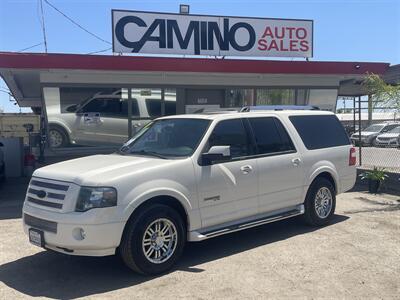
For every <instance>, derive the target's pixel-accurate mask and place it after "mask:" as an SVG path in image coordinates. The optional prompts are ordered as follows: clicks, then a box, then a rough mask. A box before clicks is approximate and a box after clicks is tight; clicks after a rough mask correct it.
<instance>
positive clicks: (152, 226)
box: [120, 204, 185, 275]
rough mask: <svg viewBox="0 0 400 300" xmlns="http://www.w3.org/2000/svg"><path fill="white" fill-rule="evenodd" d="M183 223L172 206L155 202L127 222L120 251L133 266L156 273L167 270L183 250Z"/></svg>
mask: <svg viewBox="0 0 400 300" xmlns="http://www.w3.org/2000/svg"><path fill="white" fill-rule="evenodd" d="M184 245H185V226H184V224H183V221H182V218H181V217H180V215H179V214H178V213H177V212H176V211H175V210H174V209H172V208H171V207H169V206H166V205H161V204H156V205H153V206H151V207H149V208H148V209H146V210H144V211H142V212H141V213H139V214H138V215H136V216H133V218H132V219H131V220H130V221H129V222H128V223H127V227H126V229H125V231H124V235H123V237H122V241H121V245H120V255H121V257H122V259H123V261H124V263H125V264H126V265H127V266H128V267H129V268H131V269H132V270H134V271H136V272H138V273H142V274H147V275H155V274H160V273H163V272H166V271H167V270H169V269H170V268H171V267H172V266H173V265H174V264H175V262H176V261H177V259H178V258H179V256H180V255H181V254H182V251H183V247H184Z"/></svg>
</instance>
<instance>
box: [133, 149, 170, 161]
mask: <svg viewBox="0 0 400 300" xmlns="http://www.w3.org/2000/svg"><path fill="white" fill-rule="evenodd" d="M128 153H129V154H139V155H149V156H154V157H158V158H162V159H168V158H167V157H166V156H164V155H162V154H160V153H157V152H154V151H145V150H140V151H132V152H128Z"/></svg>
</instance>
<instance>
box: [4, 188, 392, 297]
mask: <svg viewBox="0 0 400 300" xmlns="http://www.w3.org/2000/svg"><path fill="white" fill-rule="evenodd" d="M25 188H26V185H25V183H24V182H22V183H21V182H19V183H18V182H17V183H14V184H12V185H8V186H6V187H4V188H3V190H1V198H0V299H19V298H28V297H32V296H33V297H48V298H62V299H67V298H68V299H69V298H79V297H89V298H115V299H127V298H131V299H133V298H134V299H140V298H143V299H153V298H163V299H245V298H246V299H249V298H250V299H255V298H257V299H266V298H269V299H271V298H286V299H287V298H294V297H302V298H349V299H365V298H368V299H369V298H379V299H399V295H400V281H399V278H400V234H399V233H400V231H399V229H400V197H398V196H389V195H377V196H374V195H369V194H367V193H365V192H351V193H346V194H343V195H340V196H339V197H338V199H337V210H336V216H335V218H334V220H333V223H332V224H331V225H329V226H326V227H323V228H312V227H307V226H305V225H303V224H302V223H301V221H299V220H298V219H290V220H285V221H281V222H278V223H273V224H268V225H264V226H261V227H258V228H253V229H249V230H246V231H242V232H237V233H233V234H230V235H227V236H222V237H217V238H214V239H211V240H207V241H205V242H201V243H190V244H189V245H187V247H186V249H185V252H184V255H183V257H182V258H181V260H180V262H179V264H178V265H177V267H176V268H175V269H174V270H172V271H171V272H170V273H168V274H165V275H163V276H158V277H143V276H139V275H137V274H135V273H132V272H131V271H130V270H128V269H127V268H125V267H124V265H123V264H122V263H121V262H120V260H119V259H118V258H117V257H105V258H91V257H72V256H65V255H62V254H56V253H51V252H47V251H44V250H42V249H40V248H37V247H35V246H33V245H30V244H29V243H28V241H27V238H26V236H25V235H24V234H23V231H22V226H21V219H20V216H21V205H22V200H23V196H24V191H25V190H24V189H25Z"/></svg>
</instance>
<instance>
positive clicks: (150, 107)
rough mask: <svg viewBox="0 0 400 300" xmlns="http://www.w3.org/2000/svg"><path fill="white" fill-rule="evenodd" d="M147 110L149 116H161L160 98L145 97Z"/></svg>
mask: <svg viewBox="0 0 400 300" xmlns="http://www.w3.org/2000/svg"><path fill="white" fill-rule="evenodd" d="M146 107H147V112H148V113H149V116H150V117H151V118H158V117H160V116H161V100H160V99H146Z"/></svg>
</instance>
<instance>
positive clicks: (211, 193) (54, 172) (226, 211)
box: [23, 111, 356, 274]
mask: <svg viewBox="0 0 400 300" xmlns="http://www.w3.org/2000/svg"><path fill="white" fill-rule="evenodd" d="M354 165H355V149H354V148H353V147H352V146H351V143H350V140H349V138H348V137H347V134H346V132H345V130H344V129H343V127H342V125H341V124H340V122H339V120H338V119H337V118H336V116H335V115H334V114H332V113H329V112H322V111H257V112H230V113H218V114H212V113H209V114H199V115H178V116H170V117H164V118H159V119H157V120H155V121H153V122H151V123H149V124H147V125H146V126H145V127H144V128H143V129H142V130H141V131H140V132H139V133H138V134H137V135H136V136H135V137H134V138H132V139H131V140H130V141H128V142H127V143H125V144H124V145H123V147H122V148H121V149H120V151H119V152H118V153H114V154H111V155H94V156H89V157H84V158H78V159H74V160H69V161H65V162H61V163H57V164H54V165H50V166H46V167H43V168H41V169H38V170H36V171H35V173H34V174H33V177H32V180H31V182H30V184H29V188H28V191H27V195H26V200H25V203H24V208H23V219H24V230H25V232H26V234H28V236H29V239H30V241H31V242H32V243H33V244H36V245H38V246H41V247H44V248H46V249H51V250H55V251H58V252H62V253H65V254H71V255H88V256H105V255H113V254H115V253H116V252H118V253H119V254H120V255H121V256H122V258H123V260H124V261H125V263H126V264H127V265H128V266H129V267H130V268H131V269H133V270H135V271H137V272H141V273H145V274H158V273H161V272H164V271H166V270H168V269H169V268H170V267H172V265H173V264H174V263H175V262H176V260H177V259H178V257H179V256H180V254H181V253H182V251H183V247H184V245H185V242H187V241H202V240H205V239H208V238H212V237H215V236H219V235H222V234H227V233H231V232H234V231H238V230H242V229H246V228H249V227H253V226H258V225H262V224H265V223H269V222H273V221H277V220H281V219H285V218H289V217H293V216H297V215H303V218H304V220H305V221H306V222H307V223H309V224H311V225H314V226H321V225H325V224H327V223H328V222H329V221H330V220H331V218H332V215H333V213H334V211H335V199H336V198H335V197H336V195H337V194H338V193H342V192H345V191H347V190H349V189H351V188H352V187H353V185H354V183H355V179H356V168H355V166H354Z"/></svg>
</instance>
